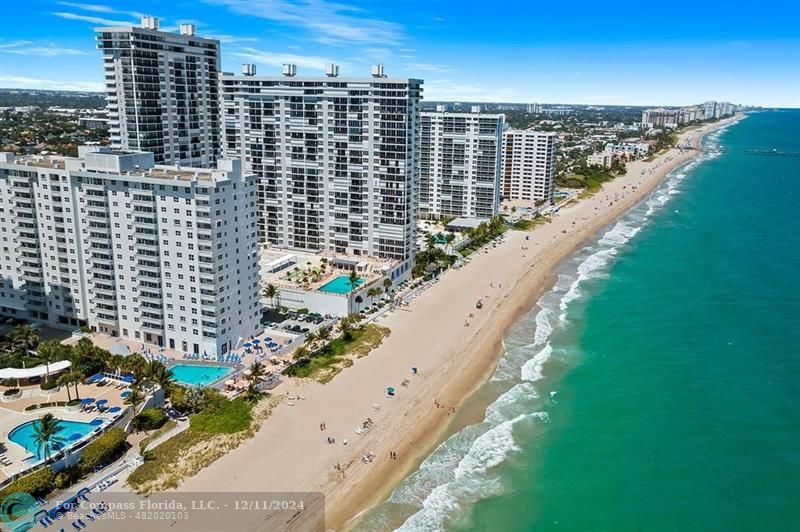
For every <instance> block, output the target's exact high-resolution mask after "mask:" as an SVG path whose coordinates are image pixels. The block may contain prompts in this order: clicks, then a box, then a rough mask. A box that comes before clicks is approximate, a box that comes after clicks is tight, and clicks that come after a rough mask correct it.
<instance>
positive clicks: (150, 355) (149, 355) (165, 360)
mask: <svg viewBox="0 0 800 532" xmlns="http://www.w3.org/2000/svg"><path fill="white" fill-rule="evenodd" d="M142 356H143V357H144V358H146V359H147V360H152V361H154V362H161V363H162V364H164V365H166V364H169V363H170V362H172V358H171V357H168V356H167V355H165V354H164V353H154V352H152V351H150V350H149V349H145V350H144V351H142Z"/></svg>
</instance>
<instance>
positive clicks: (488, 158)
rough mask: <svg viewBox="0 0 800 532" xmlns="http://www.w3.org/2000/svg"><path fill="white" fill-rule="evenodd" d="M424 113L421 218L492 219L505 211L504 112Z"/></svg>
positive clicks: (478, 109) (421, 154) (476, 110)
mask: <svg viewBox="0 0 800 532" xmlns="http://www.w3.org/2000/svg"><path fill="white" fill-rule="evenodd" d="M479 111H480V108H479V107H478V108H476V109H475V112H473V113H448V112H445V111H444V108H443V107H442V108H441V109H438V110H437V111H426V112H423V113H422V114H421V119H422V127H421V138H422V147H421V151H420V199H419V210H420V216H422V217H432V218H436V217H441V216H466V217H470V218H489V217H491V216H494V215H496V214H497V213H498V211H499V207H500V156H501V151H502V145H503V124H504V122H505V116H504V115H502V114H480V112H479Z"/></svg>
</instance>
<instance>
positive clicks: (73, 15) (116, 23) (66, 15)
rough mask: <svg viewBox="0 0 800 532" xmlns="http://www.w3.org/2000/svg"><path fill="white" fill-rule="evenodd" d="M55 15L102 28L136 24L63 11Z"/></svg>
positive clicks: (55, 12)
mask: <svg viewBox="0 0 800 532" xmlns="http://www.w3.org/2000/svg"><path fill="white" fill-rule="evenodd" d="M53 15H55V16H57V17H61V18H65V19H67V20H80V21H82V22H90V23H92V24H100V25H102V26H133V25H134V24H136V23H135V22H131V21H122V20H111V19H107V18H103V17H95V16H92V15H79V14H77V13H66V12H63V11H54V12H53Z"/></svg>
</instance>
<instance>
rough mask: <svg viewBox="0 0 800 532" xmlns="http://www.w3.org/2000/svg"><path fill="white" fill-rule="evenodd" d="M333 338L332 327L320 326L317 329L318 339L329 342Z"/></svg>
mask: <svg viewBox="0 0 800 532" xmlns="http://www.w3.org/2000/svg"><path fill="white" fill-rule="evenodd" d="M330 339H331V328H330V327H320V328H319V329H317V340H319V341H320V342H327V341H328V340H330Z"/></svg>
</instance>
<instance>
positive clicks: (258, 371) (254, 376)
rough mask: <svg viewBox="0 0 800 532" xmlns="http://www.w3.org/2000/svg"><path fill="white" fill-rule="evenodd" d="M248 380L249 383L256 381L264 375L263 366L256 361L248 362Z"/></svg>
mask: <svg viewBox="0 0 800 532" xmlns="http://www.w3.org/2000/svg"><path fill="white" fill-rule="evenodd" d="M249 369H250V381H251V383H254V382H258V381H259V379H261V377H263V376H264V366H262V365H261V364H260V363H258V362H253V363H252V364H250V368H249Z"/></svg>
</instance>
